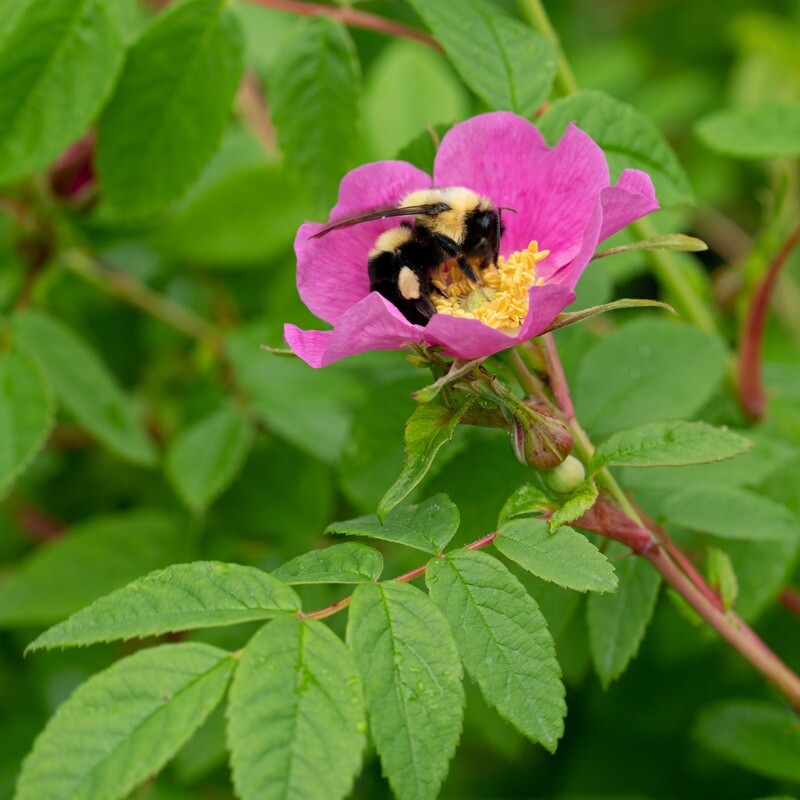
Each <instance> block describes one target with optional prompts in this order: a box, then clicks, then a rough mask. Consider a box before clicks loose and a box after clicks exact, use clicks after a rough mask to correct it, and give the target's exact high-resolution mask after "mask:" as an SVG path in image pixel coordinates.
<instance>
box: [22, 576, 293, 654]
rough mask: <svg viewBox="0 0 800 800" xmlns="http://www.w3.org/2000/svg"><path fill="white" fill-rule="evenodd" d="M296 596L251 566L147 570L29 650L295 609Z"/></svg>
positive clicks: (248, 619)
mask: <svg viewBox="0 0 800 800" xmlns="http://www.w3.org/2000/svg"><path fill="white" fill-rule="evenodd" d="M299 610H300V599H299V598H298V597H297V595H296V594H295V593H294V592H293V591H292V590H291V589H290V588H289V587H288V586H285V585H284V584H283V583H281V581H279V580H278V579H276V578H274V577H273V576H272V575H268V574H267V573H266V572H262V571H261V570H258V569H255V568H254V567H242V566H239V565H238V564H222V563H220V562H219V561H195V562H193V563H191V564H174V565H173V566H171V567H167V568H166V569H163V570H158V571H156V572H151V573H150V574H149V575H146V576H145V577H143V578H139V579H138V580H135V581H133V583H131V584H129V585H128V586H125V587H124V588H122V589H117V591H115V592H112V593H111V594H109V595H107V596H106V597H101V598H100V599H99V600H96V601H95V602H94V603H92V605H90V606H89V607H88V608H84V609H82V610H81V611H78V612H77V613H76V614H73V615H72V616H71V617H70V618H69V619H67V620H64V622H61V623H59V624H58V625H56V626H55V627H53V628H50V630H48V631H45V632H44V633H43V634H42V635H41V636H39V638H38V639H36V640H35V641H34V642H32V643H31V644H30V645H29V646H28V650H39V649H42V648H53V647H75V646H77V645H87V644H93V643H95V642H110V641H113V640H114V639H132V638H134V637H139V638H142V637H145V636H160V635H161V634H163V633H170V632H173V631H185V630H191V629H192V628H212V627H218V626H220V625H236V624H237V623H239V622H252V621H253V620H259V619H270V618H271V617H277V616H282V615H285V614H294V613H296V612H298V611H299Z"/></svg>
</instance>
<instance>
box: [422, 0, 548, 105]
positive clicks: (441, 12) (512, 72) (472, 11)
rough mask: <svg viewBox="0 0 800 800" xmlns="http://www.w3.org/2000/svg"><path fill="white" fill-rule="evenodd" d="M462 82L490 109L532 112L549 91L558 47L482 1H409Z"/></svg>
mask: <svg viewBox="0 0 800 800" xmlns="http://www.w3.org/2000/svg"><path fill="white" fill-rule="evenodd" d="M410 3H411V5H412V6H413V8H414V10H415V11H416V12H417V13H418V14H419V15H420V17H422V19H423V20H424V21H425V24H426V25H427V26H428V28H429V29H430V31H431V33H433V35H434V37H435V38H436V40H437V41H438V42H440V43H441V45H442V47H444V49H445V52H446V53H447V57H448V58H449V59H450V61H451V62H452V63H453V66H454V67H455V68H456V70H457V71H458V74H459V75H461V77H462V79H463V80H464V83H466V84H467V86H469V87H470V89H472V90H473V91H474V92H475V94H477V95H478V97H480V98H481V100H483V101H484V102H485V103H486V104H487V105H488V106H490V107H491V108H499V109H506V110H508V111H515V112H516V113H518V114H521V115H522V116H525V117H532V116H533V114H534V113H535V112H536V110H537V109H538V108H539V106H540V105H541V104H542V103H543V102H544V101H545V100H547V98H548V97H549V96H550V90H551V89H552V87H553V79H554V78H555V75H556V55H557V53H556V49H555V47H554V46H553V45H552V44H551V43H550V41H549V40H547V39H546V38H545V37H544V36H542V35H540V34H538V33H536V32H535V31H533V30H532V29H531V28H530V27H529V26H527V25H525V24H524V23H522V22H520V21H519V20H515V19H512V18H511V17H509V16H507V15H506V14H504V13H502V12H501V11H498V9H496V8H494V7H493V6H490V5H489V4H487V3H484V2H481V0H437V2H435V3H430V2H426V0H410Z"/></svg>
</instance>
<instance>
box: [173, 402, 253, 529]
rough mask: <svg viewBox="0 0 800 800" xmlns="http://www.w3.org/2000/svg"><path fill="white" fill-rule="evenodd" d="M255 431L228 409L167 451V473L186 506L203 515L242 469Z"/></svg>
mask: <svg viewBox="0 0 800 800" xmlns="http://www.w3.org/2000/svg"><path fill="white" fill-rule="evenodd" d="M252 444H253V430H252V428H251V427H250V425H249V423H248V422H247V420H245V419H244V418H243V417H242V415H241V414H239V413H237V412H236V411H235V410H234V409H233V408H230V407H225V408H222V409H220V410H219V411H217V412H215V413H214V414H212V415H211V416H209V417H206V418H205V419H203V420H201V421H200V422H198V423H197V424H195V425H193V426H192V427H191V428H188V429H187V430H185V431H182V432H181V433H180V435H179V436H177V437H176V438H175V439H174V440H173V441H172V442H171V444H170V447H169V449H168V450H167V458H166V464H165V468H166V472H167V475H168V476H169V479H170V480H171V481H172V483H173V485H174V486H175V488H176V490H177V492H178V494H179V495H180V497H181V499H182V500H183V502H184V503H185V504H186V505H187V506H188V507H189V508H190V509H191V510H192V511H193V512H194V513H195V514H201V513H202V512H203V511H205V509H206V508H207V507H208V506H209V505H210V504H211V502H212V501H213V500H214V499H215V498H216V497H217V496H218V495H219V494H221V493H222V492H223V491H224V490H225V489H226V488H227V487H228V486H229V485H230V484H231V483H232V482H233V480H234V478H235V477H236V475H237V474H238V473H239V471H240V470H241V468H242V465H243V464H244V460H245V458H246V457H247V453H248V451H249V450H250V446H251V445H252Z"/></svg>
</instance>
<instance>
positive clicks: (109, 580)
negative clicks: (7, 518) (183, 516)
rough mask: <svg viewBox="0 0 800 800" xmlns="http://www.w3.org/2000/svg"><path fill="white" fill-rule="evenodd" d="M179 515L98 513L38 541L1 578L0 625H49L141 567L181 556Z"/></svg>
mask: <svg viewBox="0 0 800 800" xmlns="http://www.w3.org/2000/svg"><path fill="white" fill-rule="evenodd" d="M184 540H185V532H184V530H183V527H182V526H181V525H179V524H178V522H177V520H175V519H173V518H172V517H169V516H167V515H165V514H161V513H157V512H153V511H137V512H129V513H123V514H115V515H109V516H106V517H98V518H96V519H93V520H91V521H89V522H85V523H83V524H81V525H76V526H75V527H74V528H72V529H70V530H69V531H66V532H64V533H63V534H62V535H61V536H60V537H59V538H58V539H57V540H56V541H54V542H52V543H49V544H45V545H42V546H40V547H39V548H38V549H37V550H36V551H35V552H34V553H33V554H32V555H31V556H29V557H28V558H27V559H26V560H24V561H23V562H22V563H21V564H20V565H19V566H17V567H16V568H15V569H14V570H13V571H11V570H9V571H8V572H7V573H6V575H5V576H4V578H3V580H2V581H0V625H3V626H6V627H8V626H12V625H39V624H51V623H53V622H56V621H58V620H60V619H63V618H64V617H66V616H68V615H69V614H71V613H73V612H74V611H77V610H78V609H80V608H83V607H84V606H85V605H87V604H89V603H91V602H92V601H93V600H96V599H97V598H98V597H100V596H101V595H104V594H108V592H111V591H113V590H114V589H118V588H119V587H120V586H124V585H125V584H127V583H130V581H132V580H134V578H137V577H139V576H140V575H142V574H143V573H145V572H149V571H150V570H153V569H158V568H160V567H164V566H166V565H167V564H172V563H174V562H175V561H179V560H180V559H181V558H185V544H184Z"/></svg>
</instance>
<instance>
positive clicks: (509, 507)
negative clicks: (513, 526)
mask: <svg viewBox="0 0 800 800" xmlns="http://www.w3.org/2000/svg"><path fill="white" fill-rule="evenodd" d="M553 506H554V502H553V500H551V499H550V498H549V497H548V496H547V495H546V494H545V493H544V492H543V491H542V490H541V489H540V488H539V487H538V486H534V485H533V484H531V483H523V484H522V486H520V487H519V488H517V489H515V490H514V492H513V493H512V494H511V496H510V497H509V498H508V500H506V502H505V503H504V504H503V507H502V508H501V509H500V514H499V515H498V517H497V524H498V525H503V524H504V523H506V522H508V521H509V520H511V519H514V518H515V517H529V516H538V515H540V514H544V513H546V512H548V511H551V510H552V509H553Z"/></svg>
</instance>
